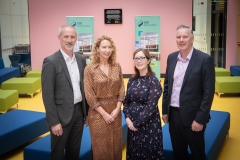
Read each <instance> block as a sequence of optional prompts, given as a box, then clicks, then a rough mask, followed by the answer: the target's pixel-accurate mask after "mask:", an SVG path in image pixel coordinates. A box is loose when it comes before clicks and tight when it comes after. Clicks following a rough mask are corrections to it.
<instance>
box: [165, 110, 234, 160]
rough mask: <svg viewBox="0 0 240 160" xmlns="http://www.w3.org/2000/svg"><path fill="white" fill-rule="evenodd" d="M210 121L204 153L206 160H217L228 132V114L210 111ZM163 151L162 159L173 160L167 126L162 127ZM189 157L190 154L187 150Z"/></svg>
mask: <svg viewBox="0 0 240 160" xmlns="http://www.w3.org/2000/svg"><path fill="white" fill-rule="evenodd" d="M210 115H211V120H210V121H209V122H208V124H207V128H206V131H205V153H206V156H207V160H213V159H217V157H218V153H219V152H220V150H221V147H222V145H223V142H224V140H225V139H226V136H228V131H229V129H230V114H229V113H228V112H221V111H213V110H212V111H210ZM163 149H164V158H165V159H167V160H174V156H173V150H172V144H171V139H170V135H169V125H168V124H165V125H164V126H163ZM189 153H190V155H191V152H190V150H189Z"/></svg>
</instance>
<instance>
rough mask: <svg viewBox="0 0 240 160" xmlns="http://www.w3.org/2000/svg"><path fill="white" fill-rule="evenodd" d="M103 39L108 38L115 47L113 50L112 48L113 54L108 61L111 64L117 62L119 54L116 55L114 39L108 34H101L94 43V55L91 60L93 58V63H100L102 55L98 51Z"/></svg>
mask: <svg viewBox="0 0 240 160" xmlns="http://www.w3.org/2000/svg"><path fill="white" fill-rule="evenodd" d="M103 40H108V41H109V42H110V43H111V45H112V47H113V50H112V54H111V56H110V57H109V59H108V63H109V64H110V65H114V64H115V63H116V59H117V55H116V50H117V49H116V45H115V43H114V41H113V40H112V38H111V37H108V36H106V35H102V36H100V37H99V38H98V39H97V41H96V42H95V43H94V45H93V48H92V56H91V60H92V63H100V56H99V53H98V51H97V48H99V46H100V43H101V42H102V41H103Z"/></svg>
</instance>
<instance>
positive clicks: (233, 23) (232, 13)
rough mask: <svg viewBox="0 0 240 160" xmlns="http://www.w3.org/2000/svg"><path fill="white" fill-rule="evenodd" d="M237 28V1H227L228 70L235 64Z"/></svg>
mask: <svg viewBox="0 0 240 160" xmlns="http://www.w3.org/2000/svg"><path fill="white" fill-rule="evenodd" d="M236 28H237V0H231V1H230V0H228V1H227V33H226V34H227V39H226V69H230V66H231V65H236V64H235V58H236V46H237V42H236V34H237V31H236Z"/></svg>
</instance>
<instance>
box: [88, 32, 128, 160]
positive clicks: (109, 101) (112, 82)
mask: <svg viewBox="0 0 240 160" xmlns="http://www.w3.org/2000/svg"><path fill="white" fill-rule="evenodd" d="M91 60H92V62H91V64H89V65H88V66H86V68H85V71H84V87H85V94H86V99H87V102H88V104H89V106H90V108H89V112H88V125H89V128H90V134H91V140H92V150H93V159H94V160H121V159H122V115H121V112H120V109H121V105H122V101H123V100H124V82H123V76H122V71H121V67H120V65H119V63H118V62H116V46H115V44H114V42H113V40H112V39H111V38H110V37H108V36H105V35H103V36H101V37H99V38H98V39H97V41H96V42H95V44H94V46H93V49H92V57H91Z"/></svg>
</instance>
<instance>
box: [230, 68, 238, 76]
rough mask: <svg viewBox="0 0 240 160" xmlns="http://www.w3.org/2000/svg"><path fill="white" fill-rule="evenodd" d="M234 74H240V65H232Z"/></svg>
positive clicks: (231, 70)
mask: <svg viewBox="0 0 240 160" xmlns="http://www.w3.org/2000/svg"><path fill="white" fill-rule="evenodd" d="M230 72H231V75H232V76H240V66H230Z"/></svg>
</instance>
